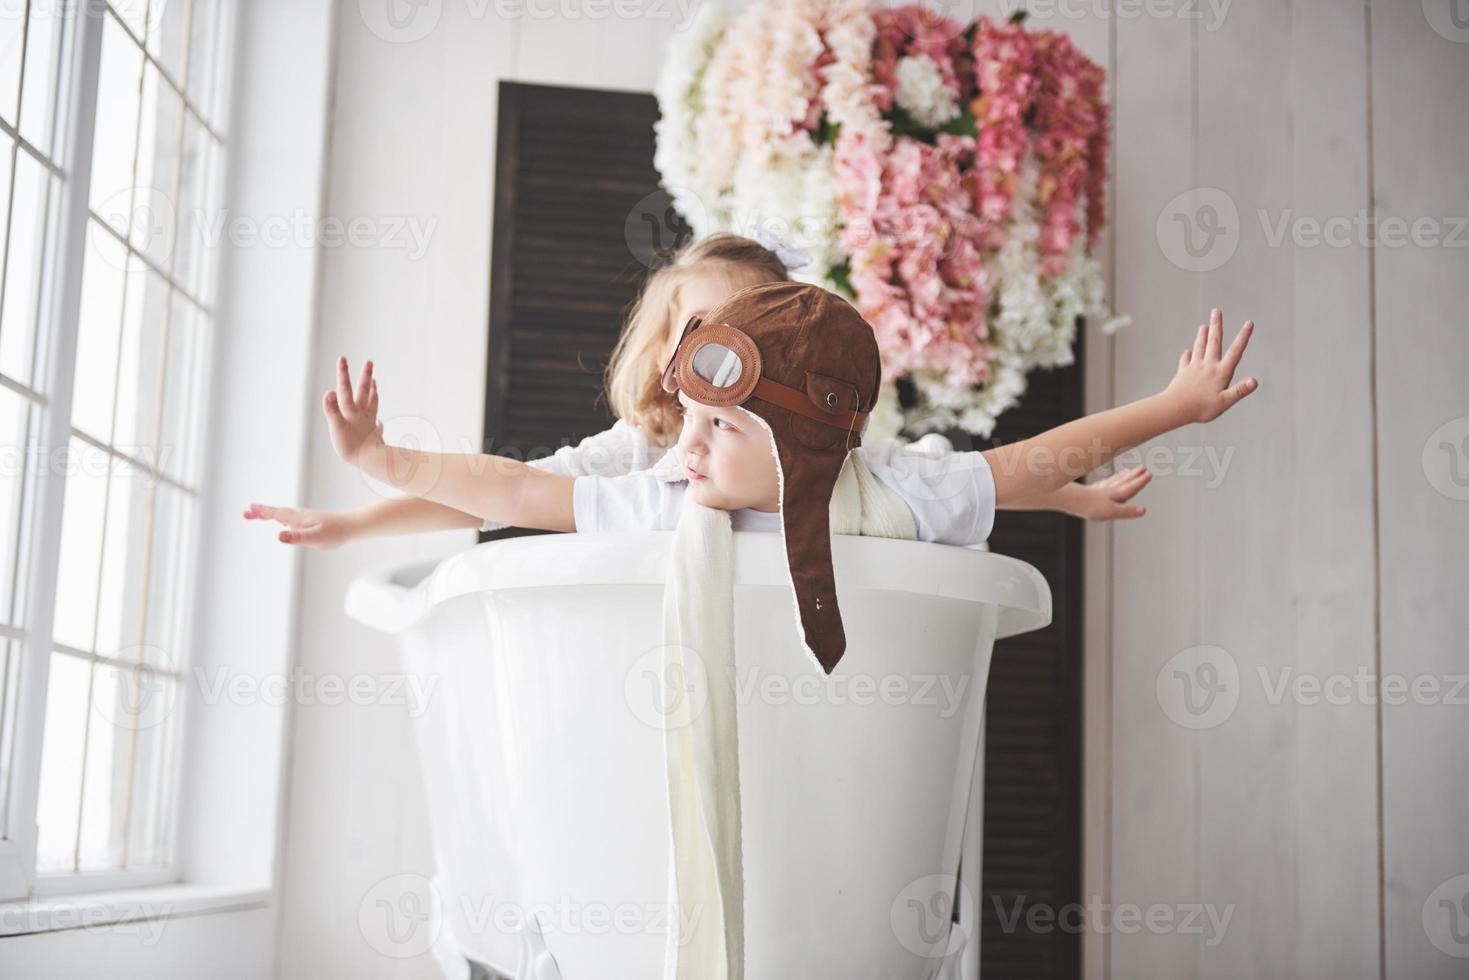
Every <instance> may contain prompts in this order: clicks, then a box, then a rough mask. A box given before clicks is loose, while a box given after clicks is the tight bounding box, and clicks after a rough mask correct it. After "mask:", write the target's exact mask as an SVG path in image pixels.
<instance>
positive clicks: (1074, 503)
mask: <svg viewBox="0 0 1469 980" xmlns="http://www.w3.org/2000/svg"><path fill="white" fill-rule="evenodd" d="M1152 479H1153V474H1152V473H1149V472H1148V468H1147V467H1146V466H1134V467H1133V468H1132V469H1130V470H1122V471H1120V472H1118V473H1113V474H1112V475H1111V476H1109V477H1107V478H1105V479H1102V480H1097V481H1096V482H1094V483H1068V484H1066V485H1065V486H1064V487H1061V488H1060V489H1059V490H1053V491H1051V492H1050V493H1043V494H1041V495H1040V496H1039V497H1027V498H1025V499H1023V500H1011V501H1009V502H1007V503H1006V504H1005V507H1004V509H1005V510H1054V511H1059V512H1061V513H1062V514H1070V515H1071V516H1072V517H1079V518H1081V519H1082V520H1084V521H1116V520H1127V519H1131V518H1134V517H1142V516H1143V515H1144V514H1146V513H1147V512H1148V509H1147V508H1146V507H1143V506H1142V505H1140V504H1134V503H1132V498H1133V497H1136V496H1137V495H1138V493H1139V492H1140V491H1141V490H1142V488H1143V487H1145V486H1147V485H1148V483H1149V482H1150V481H1151V480H1152Z"/></svg>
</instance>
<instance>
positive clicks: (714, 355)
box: [663, 282, 882, 674]
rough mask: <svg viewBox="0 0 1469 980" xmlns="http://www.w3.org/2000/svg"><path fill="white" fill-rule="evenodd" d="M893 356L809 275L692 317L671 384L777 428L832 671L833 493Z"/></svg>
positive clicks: (669, 374)
mask: <svg viewBox="0 0 1469 980" xmlns="http://www.w3.org/2000/svg"><path fill="white" fill-rule="evenodd" d="M881 374H882V359H881V356H880V355H879V353H878V349H877V338H876V337H874V336H873V333H872V327H871V326H870V325H869V324H868V323H867V321H866V320H864V319H862V316H861V314H859V313H858V312H857V310H856V309H855V308H854V307H853V306H852V305H851V304H850V303H848V302H847V301H846V300H844V299H842V298H841V297H840V296H838V295H836V294H835V293H832V292H829V291H827V290H825V289H822V288H821V287H820V286H813V285H810V284H807V283H802V282H770V283H762V284H760V285H757V286H748V287H746V288H744V289H741V290H739V291H738V292H736V293H734V294H733V295H731V296H730V297H729V298H728V299H726V300H725V301H724V302H723V303H720V304H719V305H718V306H716V307H715V308H714V309H712V310H710V311H709V312H708V314H707V315H706V316H704V317H703V318H700V317H697V316H695V317H690V318H689V320H688V322H687V323H686V324H685V325H684V329H683V334H682V335H681V336H680V338H679V342H678V347H677V348H676V349H675V350H674V352H673V357H672V358H670V360H669V362H668V366H667V368H665V369H664V371H663V388H664V390H665V391H668V392H670V393H672V392H677V391H679V390H680V389H682V390H683V392H684V394H685V395H687V396H688V397H689V398H690V399H692V400H693V401H696V402H701V403H703V404H705V405H712V406H715V407H720V408H729V407H732V406H739V407H740V408H743V409H746V410H747V411H749V412H751V413H752V414H754V415H756V416H758V417H759V418H760V419H761V420H762V421H763V422H764V423H765V424H766V425H767V426H768V427H769V428H770V433H771V435H772V436H773V437H774V442H775V457H776V465H777V467H778V472H779V479H780V513H781V524H782V531H783V533H784V538H785V546H786V560H787V562H788V564H789V566H790V574H791V585H792V587H793V588H794V590H795V594H796V610H797V629H798V630H799V632H800V634H801V640H802V642H803V643H805V645H806V647H807V648H808V649H809V650H810V651H811V653H812V655H813V656H814V657H815V658H816V661H817V662H818V663H819V664H821V667H822V669H823V670H824V671H825V672H826V673H828V674H830V673H831V672H832V669H833V668H835V667H836V665H837V662H838V661H839V660H841V659H842V654H843V653H844V652H845V651H846V648H847V638H846V633H845V632H844V631H843V629H842V617H841V611H840V610H839V609H838V608H837V595H836V579H835V575H834V573H833V570H832V564H831V529H830V508H831V498H832V492H833V490H834V489H835V487H836V482H837V477H838V476H839V475H840V474H841V471H842V464H843V463H845V462H846V459H847V454H848V453H849V452H850V451H851V450H853V449H855V448H856V447H857V446H859V445H861V444H862V428H863V426H864V425H865V424H866V422H867V413H868V412H870V411H871V410H872V407H873V405H875V404H876V402H877V394H878V386H879V383H880V381H881Z"/></svg>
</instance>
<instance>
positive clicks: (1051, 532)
mask: <svg viewBox="0 0 1469 980" xmlns="http://www.w3.org/2000/svg"><path fill="white" fill-rule="evenodd" d="M1077 333H1078V339H1077V343H1076V363H1075V364H1073V365H1071V366H1070V367H1067V368H1064V369H1062V370H1059V371H1039V372H1036V373H1035V374H1033V375H1031V378H1030V387H1029V390H1028V391H1027V392H1026V394H1025V398H1024V400H1023V401H1022V402H1021V404H1020V405H1018V406H1017V407H1015V408H1013V409H1011V410H1010V411H1008V412H1006V413H1005V414H1004V415H1003V416H1002V417H1001V418H1000V421H999V424H998V425H997V426H996V427H995V432H994V434H993V436H992V437H991V439H990V440H989V441H987V442H982V443H980V442H974V441H972V440H970V439H968V437H966V436H965V435H964V434H963V433H961V432H949V433H946V434H947V435H948V436H949V438H950V440H951V441H952V442H953V443H954V447H955V448H956V449H970V448H972V449H988V448H990V447H991V446H993V445H999V444H1001V443H1011V442H1016V441H1018V440H1020V439H1024V438H1027V437H1029V436H1032V435H1035V434H1036V433H1038V432H1042V431H1044V430H1046V429H1049V428H1052V427H1053V426H1056V425H1060V424H1061V423H1063V422H1068V421H1070V420H1071V419H1074V418H1077V417H1078V416H1080V415H1081V414H1082V408H1083V405H1084V401H1083V388H1082V363H1083V360H1082V358H1083V357H1084V355H1085V351H1084V349H1083V343H1082V340H1081V338H1080V335H1081V333H1082V331H1080V330H1078V332H1077ZM990 547H991V548H992V549H993V550H994V551H995V552H997V553H999V554H1002V555H1010V556H1012V557H1015V558H1019V559H1020V560H1021V561H1025V562H1029V563H1030V564H1031V565H1034V566H1035V567H1036V568H1037V569H1039V570H1040V572H1041V574H1043V575H1045V577H1046V581H1047V582H1049V583H1050V586H1051V595H1052V604H1053V617H1052V620H1051V625H1050V626H1048V627H1046V628H1045V629H1043V630H1039V631H1037V632H1035V633H1026V634H1024V635H1023V636H1017V637H1012V638H1011V639H1008V640H1001V641H1000V642H998V643H996V644H995V651H994V661H993V663H992V665H991V667H990V683H989V691H988V693H987V694H986V701H985V704H986V717H985V760H984V794H985V796H984V883H983V887H982V889H981V894H980V915H981V929H982V937H981V944H980V976H982V977H1004V978H1005V980H1031V978H1037V980H1039V978H1047V980H1059V978H1076V977H1080V976H1081V936H1080V934H1079V933H1077V932H1074V931H1066V930H1063V929H1062V928H1060V927H1059V926H1058V925H1056V923H1057V922H1059V921H1064V922H1067V923H1071V924H1073V928H1074V923H1075V922H1076V917H1075V914H1074V912H1069V911H1068V912H1067V914H1066V916H1065V917H1064V918H1060V914H1061V912H1062V911H1063V910H1065V909H1067V908H1068V907H1069V906H1071V905H1073V904H1075V903H1080V901H1081V748H1082V746H1081V705H1082V690H1081V677H1082V663H1081V634H1082V607H1081V595H1082V592H1081V590H1082V574H1081V573H1082V553H1081V548H1082V534H1081V521H1079V520H1077V519H1076V518H1073V517H1064V516H1062V515H1060V514H1055V513H1050V512H1047V511H1001V512H1000V513H999V514H998V515H997V516H996V519H995V530H994V533H993V534H991V535H990ZM996 900H998V901H999V902H1000V905H1001V909H1003V910H1004V912H1005V914H1006V917H1007V919H1008V918H1012V917H1013V916H1014V915H1015V913H1016V911H1017V910H1018V911H1019V914H1020V918H1019V920H1018V921H1017V922H1016V924H1015V927H1014V928H1013V929H1012V930H1010V931H1006V929H1005V922H1006V919H1002V918H1001V916H1000V912H999V910H997V909H996V908H995V902H996ZM1035 906H1041V907H1044V908H1046V909H1047V910H1049V911H1050V912H1051V913H1053V914H1052V916H1051V917H1050V918H1048V919H1039V920H1038V921H1040V922H1042V923H1048V924H1049V927H1048V928H1043V930H1042V931H1036V932H1032V931H1031V930H1030V929H1029V928H1027V926H1026V913H1028V912H1029V911H1030V909H1032V908H1033V907H1035Z"/></svg>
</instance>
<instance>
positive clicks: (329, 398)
mask: <svg viewBox="0 0 1469 980" xmlns="http://www.w3.org/2000/svg"><path fill="white" fill-rule="evenodd" d="M321 410H322V411H323V412H325V413H326V417H327V421H329V422H341V423H342V424H343V425H346V424H347V417H346V416H345V415H343V414H342V407H341V406H340V405H338V404H337V393H336V390H335V389H333V390H331V391H328V392H327V393H326V394H325V395H322V396H321Z"/></svg>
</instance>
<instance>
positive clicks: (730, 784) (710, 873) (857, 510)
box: [663, 450, 918, 980]
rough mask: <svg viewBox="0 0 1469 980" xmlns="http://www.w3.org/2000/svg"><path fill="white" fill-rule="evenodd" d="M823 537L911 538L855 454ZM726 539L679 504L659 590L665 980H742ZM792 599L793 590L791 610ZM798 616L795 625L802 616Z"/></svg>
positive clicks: (897, 508)
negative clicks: (664, 700) (665, 697)
mask: <svg viewBox="0 0 1469 980" xmlns="http://www.w3.org/2000/svg"><path fill="white" fill-rule="evenodd" d="M665 472H667V471H665ZM783 490H784V487H783V486H782V491H783ZM782 496H783V494H782ZM782 502H783V501H782ZM831 533H833V534H866V535H872V536H878V537H887V538H909V539H912V538H916V537H917V536H918V531H917V527H916V526H915V525H914V523H913V515H912V512H911V511H910V510H909V509H908V505H907V504H906V503H904V502H903V499H902V498H901V497H899V496H898V495H897V494H896V493H894V492H893V491H892V490H890V489H889V488H888V487H886V486H885V485H883V484H882V483H881V482H880V481H879V480H878V479H877V478H876V477H875V476H873V475H872V471H871V470H869V469H868V467H867V464H866V463H865V462H864V461H863V459H862V454H861V453H859V452H857V451H855V450H853V451H852V452H850V453H849V454H848V455H847V462H846V465H844V466H843V467H842V471H841V475H840V476H839V477H838V478H837V483H836V487H835V489H834V491H833V493H832V500H831ZM783 537H784V532H782V538H783ZM733 541H734V539H733V536H732V531H731V526H730V517H729V512H728V511H723V510H714V509H711V508H708V507H704V506H701V505H699V504H696V503H694V500H693V497H692V496H691V495H688V494H686V495H685V497H684V503H683V511H682V512H681V513H680V515H679V523H678V527H677V528H676V529H675V530H674V536H673V544H672V547H671V548H670V549H669V568H668V583H667V585H666V586H665V588H664V592H663V680H664V691H665V692H668V693H669V694H670V697H669V703H668V708H667V716H666V720H665V727H664V733H665V736H666V737H665V739H664V760H665V762H666V769H667V778H668V783H667V785H668V815H669V828H670V831H671V837H670V847H669V862H668V896H669V931H668V942H667V945H666V947H665V952H664V961H663V963H664V965H663V977H664V980H744V975H745V947H744V936H745V908H744V901H745V884H744V861H743V857H742V854H741V849H740V837H741V827H740V821H741V818H740V780H739V776H740V761H739V760H740V757H739V734H738V726H737V724H736V721H737V717H736V716H737V704H736V699H735V652H734V567H733V564H734V563H733ZM782 554H784V549H783V548H782ZM795 602H796V599H795V592H794V589H793V590H792V593H791V605H792V607H794V606H795ZM796 616H797V621H798V622H799V618H800V611H799V610H797V611H796ZM695 651H697V653H695ZM690 694H692V695H693V696H692V697H690ZM686 926H687V927H688V928H687V931H686V932H685V927H686Z"/></svg>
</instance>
